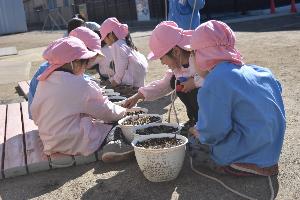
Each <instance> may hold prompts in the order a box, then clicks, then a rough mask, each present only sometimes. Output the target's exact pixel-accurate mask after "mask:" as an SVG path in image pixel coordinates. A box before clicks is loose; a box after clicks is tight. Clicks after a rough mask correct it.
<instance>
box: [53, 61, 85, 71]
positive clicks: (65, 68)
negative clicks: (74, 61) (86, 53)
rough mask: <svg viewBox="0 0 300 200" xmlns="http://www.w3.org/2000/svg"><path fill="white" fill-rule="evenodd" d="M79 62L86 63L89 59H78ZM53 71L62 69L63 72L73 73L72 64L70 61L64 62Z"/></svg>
mask: <svg viewBox="0 0 300 200" xmlns="http://www.w3.org/2000/svg"><path fill="white" fill-rule="evenodd" d="M79 62H80V64H81V65H83V64H87V63H88V62H89V59H80V60H79ZM55 71H64V72H69V73H71V74H74V73H73V69H72V65H71V64H70V63H67V64H64V65H63V66H61V67H59V68H57V69H56V70H55Z"/></svg>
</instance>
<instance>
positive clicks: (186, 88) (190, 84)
mask: <svg viewBox="0 0 300 200" xmlns="http://www.w3.org/2000/svg"><path fill="white" fill-rule="evenodd" d="M181 85H183V88H182V89H181V92H185V93H187V92H190V91H191V90H193V89H195V88H196V85H195V82H194V79H193V78H189V79H188V80H187V81H185V82H183V83H181Z"/></svg>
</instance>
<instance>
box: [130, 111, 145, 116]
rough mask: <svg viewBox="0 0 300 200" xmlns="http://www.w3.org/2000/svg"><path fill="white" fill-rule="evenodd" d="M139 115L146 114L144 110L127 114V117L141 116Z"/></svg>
mask: <svg viewBox="0 0 300 200" xmlns="http://www.w3.org/2000/svg"><path fill="white" fill-rule="evenodd" d="M139 114H145V112H144V111H142V110H138V111H132V112H127V113H126V116H132V115H139Z"/></svg>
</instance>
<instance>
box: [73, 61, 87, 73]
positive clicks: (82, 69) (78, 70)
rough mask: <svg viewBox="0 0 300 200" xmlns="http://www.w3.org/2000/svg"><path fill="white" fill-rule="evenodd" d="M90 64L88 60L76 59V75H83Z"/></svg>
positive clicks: (74, 68) (74, 63) (74, 69)
mask: <svg viewBox="0 0 300 200" xmlns="http://www.w3.org/2000/svg"><path fill="white" fill-rule="evenodd" d="M87 66H88V62H81V61H80V60H75V61H74V62H73V73H74V74H75V75H82V74H83V73H84V72H85V69H86V68H87Z"/></svg>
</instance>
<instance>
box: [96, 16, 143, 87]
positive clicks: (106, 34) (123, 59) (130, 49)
mask: <svg viewBox="0 0 300 200" xmlns="http://www.w3.org/2000/svg"><path fill="white" fill-rule="evenodd" d="M100 34H101V40H103V41H104V42H105V43H106V44H107V45H109V46H111V54H112V58H113V61H114V64H115V74H114V75H113V76H112V77H110V78H109V81H110V82H111V84H112V86H113V87H115V86H117V85H119V84H122V85H131V86H134V87H142V86H144V82H145V77H146V71H147V67H148V62H147V60H146V58H145V56H144V55H142V54H141V53H140V52H138V50H137V48H136V47H135V46H134V44H133V42H132V40H131V37H130V34H129V31H128V26H127V24H121V23H120V22H119V21H118V20H117V19H116V18H115V17H111V18H108V19H106V20H105V21H104V22H103V23H102V25H101V27H100Z"/></svg>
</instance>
